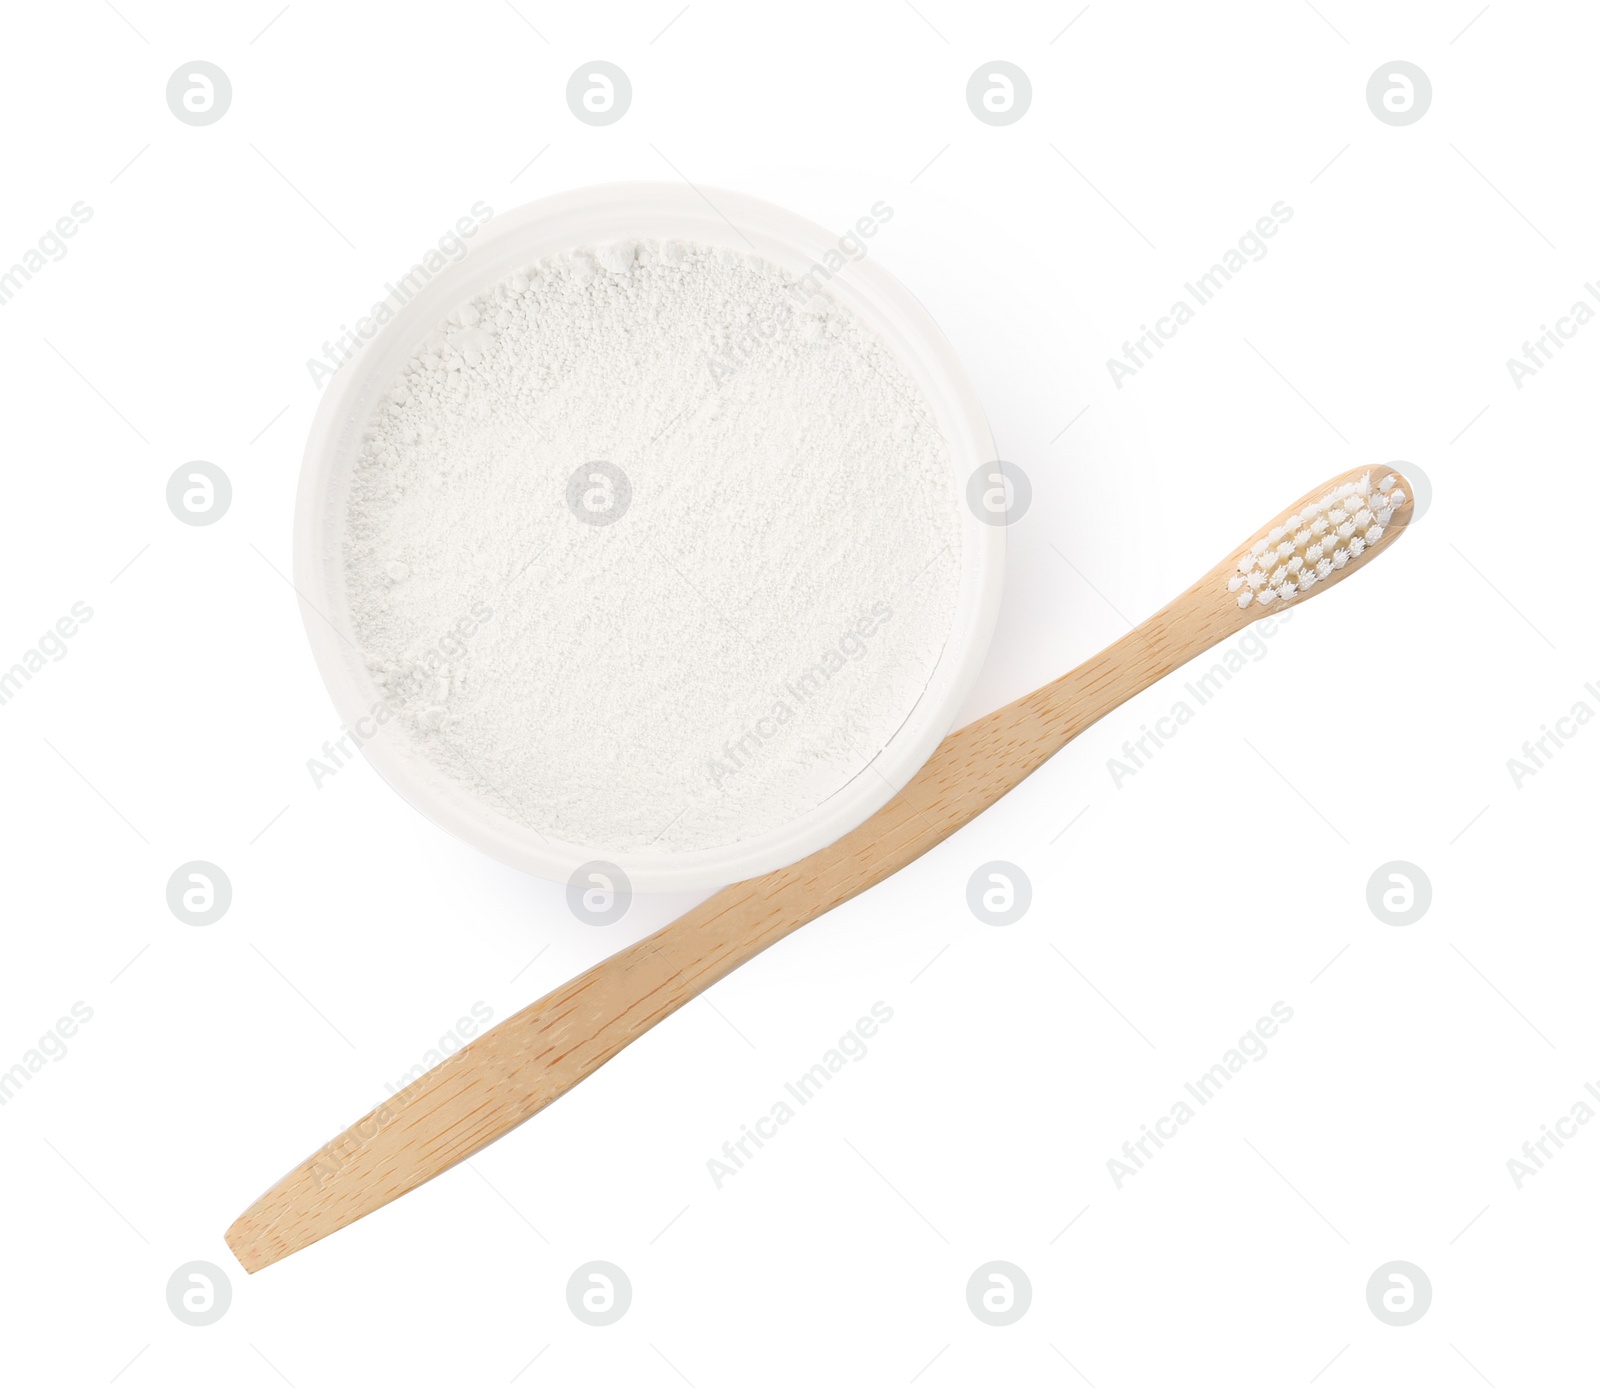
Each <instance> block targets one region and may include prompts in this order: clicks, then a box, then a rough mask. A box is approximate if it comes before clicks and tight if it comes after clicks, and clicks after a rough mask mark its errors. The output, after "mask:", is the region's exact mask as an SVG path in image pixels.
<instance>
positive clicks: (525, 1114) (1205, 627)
mask: <svg viewBox="0 0 1600 1388" xmlns="http://www.w3.org/2000/svg"><path fill="white" fill-rule="evenodd" d="M1367 471H1370V469H1365V468H1363V469H1357V470H1355V471H1353V472H1350V473H1346V474H1343V475H1342V476H1339V477H1336V478H1334V479H1332V480H1331V481H1329V482H1326V483H1324V484H1323V485H1322V486H1320V487H1318V488H1316V489H1315V490H1314V491H1312V492H1310V493H1308V494H1307V495H1306V496H1305V497H1303V498H1301V499H1300V500H1299V501H1297V502H1295V503H1294V504H1293V505H1292V506H1288V507H1285V508H1284V510H1283V511H1282V512H1280V513H1279V515H1278V516H1276V517H1273V518H1271V519H1269V520H1268V521H1267V522H1266V523H1265V524H1264V525H1263V526H1262V527H1261V528H1260V529H1259V530H1257V531H1256V532H1254V534H1253V535H1251V536H1248V537H1246V539H1245V541H1244V542H1243V543H1241V544H1240V545H1239V546H1238V547H1236V548H1235V549H1233V550H1232V551H1230V552H1229V554H1228V556H1227V557H1226V558H1225V559H1224V560H1223V561H1222V562H1221V563H1219V564H1218V565H1217V567H1216V568H1214V569H1212V570H1211V572H1209V573H1208V574H1206V576H1205V577H1204V578H1202V579H1201V580H1200V581H1199V582H1198V583H1196V584H1195V585H1194V586H1193V587H1192V588H1190V589H1188V590H1187V591H1186V592H1184V593H1183V594H1181V595H1180V596H1179V597H1178V598H1177V599H1176V600H1175V601H1173V602H1171V603H1169V604H1168V605H1167V606H1166V607H1164V608H1162V609H1161V611H1159V612H1157V613H1156V614H1155V615H1154V616H1153V617H1151V618H1150V619H1149V620H1148V621H1146V622H1144V623H1142V624H1141V625H1140V626H1138V627H1137V628H1135V629H1134V630H1133V631H1130V632H1129V633H1128V634H1127V635H1126V636H1124V637H1123V638H1122V639H1121V640H1119V641H1117V642H1115V643H1114V644H1112V645H1111V646H1109V647H1107V648H1106V649H1105V650H1104V651H1102V652H1101V653H1100V654H1099V655H1097V656H1095V657H1093V659H1091V660H1088V661H1085V662H1084V663H1083V664H1082V665H1080V666H1078V668H1077V669H1075V670H1073V671H1071V672H1070V673H1068V674H1066V675H1064V676H1062V677H1061V678H1060V679H1058V680H1055V681H1054V682H1053V683H1051V684H1047V685H1045V686H1044V687H1043V688H1041V689H1037V690H1035V691H1034V692H1033V693H1031V694H1029V695H1026V696H1025V697H1023V698H1021V699H1018V700H1016V702H1014V703H1011V704H1007V705H1006V706H1005V707H1004V708H1001V709H997V710H996V711H995V712H994V713H991V714H989V715H988V716H987V717H984V718H980V719H978V721H977V722H975V723H971V724H969V725H968V726H966V727H964V728H961V729H959V730H958V731H956V732H953V733H951V734H950V736H949V737H947V738H946V739H945V740H944V741H943V742H942V743H941V744H940V745H939V747H938V748H937V749H936V750H935V751H934V753H933V755H932V757H930V758H929V759H928V761H927V762H926V764H925V765H924V766H923V767H922V769H921V770H920V771H918V772H917V774H916V775H915V776H914V777H913V778H912V779H911V780H910V781H909V782H908V783H907V784H906V785H905V787H904V788H903V789H901V790H900V791H899V792H898V793H897V794H896V795H895V796H894V797H893V798H892V799H891V800H890V801H889V803H888V804H886V805H885V806H884V807H883V808H882V809H881V810H879V811H878V812H877V814H875V815H873V816H872V817H871V818H870V819H868V820H867V821H866V822H865V823H864V824H862V825H861V826H860V827H859V828H857V829H855V830H854V831H852V832H851V833H849V834H846V835H845V836H844V837H843V838H841V839H839V840H838V841H837V842H836V843H833V844H831V845H830V846H828V847H827V848H824V849H821V850H819V851H818V852H816V853H813V854H812V855H811V856H810V857H807V858H803V859H801V860H800V861H799V862H797V863H793V864H791V865H790V866H789V867H786V868H781V869H779V870H778V871H776V872H771V873H768V874H766V875H765V876H764V877H758V878H753V879H751V880H750V881H748V882H741V883H738V884H737V885H735V886H732V887H728V888H726V889H724V890H723V891H720V892H718V893H717V894H716V895H715V896H713V897H711V898H710V899H709V900H707V901H705V902H703V903H701V904H700V905H699V906H696V907H695V908H694V909H693V910H691V911H689V912H687V913H686V914H685V915H683V916H680V917H679V918H678V919H677V920H675V921H673V922H672V924H670V925H668V926H666V927H665V928H663V929H661V930H658V931H657V932H656V933H655V934H654V935H651V936H649V937H647V938H646V939H643V940H640V941H639V942H638V943H637V944H634V945H630V946H629V947H628V948H627V949H624V950H621V951H620V952H619V953H617V954H614V955H612V956H611V957H610V958H608V959H605V960H603V961H602V962H601V963H599V964H596V965H595V966H594V967H593V968H591V969H589V970H587V971H586V972H584V973H582V974H580V975H578V976H577V977H576V978H574V979H572V980H570V981H569V982H567V983H564V984H563V985H562V986H561V987H559V988H557V989H556V990H555V991H554V992H552V993H549V994H547V995H546V996H545V997H543V998H540V999H539V1000H538V1001H537V1002H535V1003H533V1004H531V1005H530V1006H528V1007H525V1008H523V1009H522V1011H520V1012H518V1013H516V1014H514V1015H513V1016H511V1017H508V1018H506V1019H505V1020H504V1021H503V1022H501V1023H500V1024H499V1025H498V1026H496V1027H494V1028H492V1029H491V1030H490V1031H487V1032H485V1033H484V1034H483V1035H482V1036H479V1037H478V1038H476V1039H475V1040H473V1041H471V1042H469V1043H468V1044H467V1045H466V1046H464V1047H463V1048H462V1049H461V1050H459V1051H457V1052H456V1053H455V1054H454V1055H453V1056H451V1057H450V1059H449V1060H447V1061H446V1062H445V1063H444V1064H443V1065H440V1066H438V1067H437V1068H435V1069H433V1070H430V1071H429V1072H428V1073H427V1074H426V1075H424V1076H423V1077H422V1078H421V1079H419V1080H417V1081H415V1082H414V1083H413V1084H411V1085H409V1086H407V1087H406V1088H405V1089H403V1090H401V1091H400V1092H399V1093H398V1094H396V1095H395V1096H394V1097H393V1098H391V1099H390V1100H388V1101H387V1102H386V1103H384V1104H382V1105H380V1106H379V1107H378V1108H376V1109H374V1110H372V1112H370V1113H368V1114H367V1115H366V1116H365V1117H364V1118H362V1119H361V1120H360V1121H358V1122H357V1123H355V1124H353V1125H352V1126H351V1127H350V1128H348V1129H346V1130H345V1131H344V1132H343V1133H341V1134H340V1135H339V1136H338V1137H336V1138H335V1139H334V1140H333V1141H332V1142H331V1143H329V1144H328V1145H327V1146H326V1147H324V1148H323V1149H321V1150H320V1151H319V1152H317V1153H316V1154H314V1155H313V1156H312V1157H310V1158H308V1159H307V1160H306V1161H304V1162H302V1163H301V1164H300V1165H299V1166H298V1167H296V1168H295V1169H294V1170H293V1171H291V1172H290V1173H289V1174H288V1175H287V1176H285V1177H284V1178H283V1180H281V1181H279V1182H278V1184H277V1185H275V1186H273V1188H272V1189H271V1190H269V1191H268V1192H267V1193H266V1194H265V1195H263V1196H262V1197H261V1198H260V1199H259V1200H257V1201H256V1202H255V1203H254V1204H253V1205H252V1206H251V1207H250V1208H249V1209H248V1210H246V1211H245V1213H244V1214H242V1215H241V1216H240V1217H239V1218H238V1219H237V1220H236V1221H235V1222H234V1224H233V1226H232V1227H231V1228H230V1229H229V1230H228V1232H227V1235H226V1237H227V1242H228V1246H229V1247H230V1248H232V1249H233V1252H234V1254H235V1256H237V1258H238V1259H239V1261H240V1263H241V1264H243V1265H244V1267H245V1268H246V1269H247V1270H248V1271H250V1272H256V1271H258V1270H259V1269H261V1268H263V1267H266V1266H268V1265H269V1264H271V1263H274V1262H277V1261H278V1260H279V1259H280V1258H284V1257H287V1256H288V1255H289V1254H290V1253H294V1252H296V1251H297V1250H299V1249H301V1248H304V1247H306V1246H307V1245H308V1244H311V1243H314V1242H316V1241H317V1240H318V1239H321V1238H325V1237H326V1236H327V1235H329V1234H331V1233H333V1232H334V1231H335V1230H337V1229H341V1228H343V1227H344V1226H345V1225H347V1224H350V1223H353V1222H354V1221H355V1220H357V1219H360V1218H361V1217H362V1216H363V1215H367V1214H371V1213H372V1212H373V1211H374V1210H376V1209H379V1208H381V1207H382V1206H384V1205H387V1204H388V1203H389V1202H390V1201H391V1200H394V1199H397V1198H398V1197H399V1196H402V1195H404V1194H405V1193H406V1192H407V1191H409V1190H413V1189H415V1188H416V1187H417V1186H419V1185H421V1184H422V1183H423V1182H424V1181H427V1180H430V1179H431V1178H433V1177H434V1176H437V1175H438V1174H439V1173H440V1172H442V1171H445V1170H448V1169H449V1168H450V1167H451V1166H454V1165H455V1164H456V1163H457V1162H459V1161H463V1160H465V1159H466V1158H467V1157H470V1156H471V1155H472V1154H473V1153H474V1152H477V1151H479V1150H480V1149H481V1148H483V1147H485V1146H486V1145H488V1144H489V1143H491V1142H493V1141H494V1140H495V1139H496V1138H498V1137H500V1136H502V1135H503V1134H505V1133H507V1132H509V1131H510V1130H511V1129H512V1128H514V1127H516V1126H517V1125H518V1124H520V1123H523V1122H526V1121H527V1120H528V1119H529V1118H531V1117H532V1116H533V1115H534V1114H536V1113H537V1112H538V1111H539V1110H540V1109H542V1108H544V1107H545V1105H547V1104H549V1103H551V1102H552V1101H553V1100H555V1099H557V1098H559V1097H560V1096H561V1095H562V1094H564V1093H566V1091H567V1090H569V1089H571V1088H572V1087H573V1086H574V1085H576V1084H578V1083H579V1082H580V1081H581V1080H583V1079H584V1078H585V1077H586V1076H588V1075H591V1074H593V1073H594V1071H595V1070H597V1069H599V1067H600V1066H602V1065H604V1064H605V1063H606V1061H608V1060H609V1059H611V1057H612V1056H614V1055H616V1053H617V1052H618V1051H620V1050H621V1049H622V1048H623V1047H624V1046H626V1045H628V1044H629V1043H630V1042H632V1041H635V1040H637V1039H638V1038H639V1037H640V1036H642V1035H643V1034H644V1033H645V1032H647V1031H648V1030H649V1029H650V1028H651V1027H653V1026H655V1024H656V1023H657V1022H659V1021H661V1020H662V1018H664V1017H668V1016H670V1015H671V1014H672V1013H673V1012H675V1011H676V1010H677V1009H678V1008H680V1007H682V1006H683V1005H684V1004H685V1003H686V1002H688V1001H690V1000H691V999H692V998H694V997H696V996H698V995H699V994H700V993H701V992H703V991H704V990H705V989H707V988H709V987H710V986H711V985H712V984H713V983H715V982H716V981H717V980H718V979H720V978H722V977H723V976H724V975H726V974H727V973H729V972H730V971H732V970H733V969H736V968H738V967H739V965H740V964H743V963H744V962H745V961H746V960H748V959H750V958H752V957H754V956H755V955H757V954H759V953H760V952H761V951H762V950H764V949H766V948H767V947H768V946H769V945H771V944H773V943H775V942H776V941H778V940H781V939H782V938H783V937H784V936H785V935H788V934H789V933H790V932H791V931H794V930H796V929H798V928H799V927H800V926H802V925H804V924H806V923H807V922H808V921H812V920H815V919H816V918H817V917H818V916H820V915H822V914H823V913H824V912H827V911H829V910H831V909H833V907H835V906H837V905H839V904H840V903H841V902H845V901H848V900H849V899H850V898H851V897H853V896H855V895H856V894H857V893H859V892H862V891H865V890H866V889H867V888H868V887H871V886H872V885H874V884H875V883H877V882H881V881H883V880H884V878H886V877H889V876H891V875H892V874H893V873H895V872H897V871H899V869H900V868H902V867H904V866H905V865H906V864H907V863H910V862H912V861H913V860H915V859H916V858H918V857H920V856H921V855H922V854H924V853H926V852H927V851H928V850H929V849H931V848H933V847H934V846H935V845H936V844H938V843H940V842H942V841H943V840H944V839H946V838H947V837H949V836H950V835H951V834H953V833H954V832H955V831H956V830H957V829H959V828H961V826H962V825H964V824H966V823H968V822H970V821H971V820H972V819H973V818H975V817H976V816H977V815H978V814H979V813H980V812H981V811H983V810H984V809H986V808H987V807H988V806H990V805H992V804H994V803H995V801H997V800H998V799H1000V797H1001V796H1003V795H1005V794H1006V792H1007V791H1009V790H1011V789H1012V788H1013V787H1014V786H1016V785H1017V784H1019V783H1020V782H1021V781H1022V780H1024V779H1025V778H1026V777H1028V776H1029V775H1031V774H1032V773H1033V772H1034V771H1036V770H1038V768H1039V767H1040V766H1042V765H1043V764H1044V763H1045V762H1046V761H1047V760H1049V758H1050V757H1052V756H1054V755H1055V753H1056V752H1058V751H1060V750H1061V748H1062V747H1064V746H1065V745H1066V744H1067V743H1068V742H1070V741H1071V740H1072V739H1073V738H1074V737H1076V736H1077V735H1078V734H1079V733H1080V732H1082V731H1083V730H1084V729H1085V728H1087V727H1089V726H1090V725H1091V724H1092V723H1095V722H1097V721H1098V720H1099V719H1101V718H1103V717H1104V716H1105V715H1106V714H1107V713H1109V712H1111V710H1113V709H1115V708H1116V707H1118V706H1119V705H1120V704H1122V703H1124V702H1126V701H1127V700H1128V699H1130V698H1132V697H1133V696H1134V695H1136V694H1138V693H1140V692H1141V691H1142V690H1144V689H1147V688H1148V687H1149V686H1150V685H1152V684H1154V683H1155V682H1156V681H1157V680H1159V679H1161V678H1162V677H1163V676H1165V675H1168V674H1170V673H1171V672H1172V671H1174V670H1176V669H1178V668H1179V667H1180V666H1182V665H1184V664H1185V663H1187V662H1188V661H1189V660H1191V659H1193V658H1194V657H1195V656H1197V655H1199V654H1201V653H1202V652H1203V651H1205V650H1207V649H1209V648H1210V647H1211V646H1213V645H1215V644H1216V643H1217V642H1219V641H1223V640H1226V639H1227V638H1228V637H1230V636H1232V635H1234V634H1235V633H1237V632H1238V631H1240V630H1242V629H1243V628H1244V627H1246V626H1248V625H1249V624H1250V623H1251V622H1253V621H1255V620H1257V619H1259V618H1260V617H1263V616H1269V615H1271V612H1272V609H1267V610H1263V609H1261V608H1258V607H1256V606H1254V605H1252V606H1251V607H1249V608H1245V609H1242V610H1241V609H1240V608H1239V606H1238V603H1237V601H1236V599H1235V597H1234V595H1232V594H1230V593H1229V592H1228V591H1227V579H1228V577H1229V576H1230V575H1231V574H1232V572H1233V561H1234V560H1235V559H1236V558H1237V557H1238V555H1239V554H1241V553H1242V552H1243V551H1244V549H1245V548H1246V547H1247V546H1248V544H1249V542H1250V541H1251V540H1252V539H1254V538H1255V536H1257V535H1261V534H1264V533H1265V532H1266V531H1267V529H1268V528H1270V527H1271V526H1274V525H1277V524H1280V523H1281V521H1282V519H1283V517H1284V516H1287V515H1289V514H1291V513H1293V512H1295V511H1298V510H1299V509H1300V508H1301V507H1302V506H1304V505H1305V504H1306V503H1308V502H1310V501H1314V500H1316V499H1318V498H1319V497H1322V496H1324V495H1326V494H1327V492H1328V491H1329V490H1330V489H1331V488H1333V487H1336V486H1338V485H1339V484H1341V483H1343V482H1347V481H1354V480H1357V479H1358V478H1360V477H1361V476H1362V475H1363V473H1365V472H1367ZM1402 481H1403V485H1404V486H1405V490H1406V492H1407V500H1406V502H1405V503H1404V505H1402V506H1400V507H1397V508H1396V510H1395V514H1394V516H1393V517H1392V518H1391V521H1390V524H1389V526H1388V528H1387V529H1386V531H1385V533H1384V535H1383V538H1382V539H1381V540H1379V541H1377V542H1376V543H1375V544H1373V545H1372V546H1370V547H1369V548H1368V549H1367V551H1366V552H1365V553H1364V554H1362V555H1361V556H1360V557H1359V558H1357V559H1355V560H1352V561H1351V562H1350V563H1348V564H1347V565H1346V566H1345V567H1344V568H1343V569H1341V570H1338V571H1337V572H1335V573H1334V574H1333V575H1331V576H1330V577H1329V578H1328V579H1327V580H1325V581H1324V582H1321V583H1318V584H1317V585H1316V586H1315V587H1314V588H1313V589H1312V590H1311V591H1310V592H1309V593H1307V594H1305V595H1303V596H1302V597H1300V598H1297V599H1295V600H1294V603H1293V605H1295V606H1298V605H1300V604H1301V603H1303V602H1304V601H1306V600H1307V599H1308V598H1311V597H1314V596H1316V595H1317V594H1318V593H1321V592H1322V591H1323V590H1324V589H1325V588H1330V587H1332V586H1333V585H1334V584H1335V583H1337V582H1340V581H1342V580H1343V579H1345V578H1347V577H1349V576H1350V575H1351V574H1352V573H1354V572H1355V571H1356V570H1357V569H1359V568H1362V567H1364V566H1365V565H1366V564H1368V563H1370V562H1371V560H1372V559H1373V558H1374V557H1375V556H1376V555H1377V554H1378V553H1379V552H1380V551H1382V550H1385V549H1387V548H1388V547H1389V546H1390V545H1391V544H1392V543H1393V541H1394V539H1395V538H1396V537H1397V536H1398V535H1399V534H1400V532H1401V531H1402V530H1403V529H1404V528H1405V526H1406V524H1407V523H1408V522H1409V521H1410V519H1411V513H1412V502H1411V500H1410V495H1409V494H1410V491H1411V487H1410V484H1409V482H1404V480H1403V479H1402ZM863 774H866V775H872V774H874V773H873V772H872V771H871V770H870V769H868V770H867V771H865V772H864V773H863Z"/></svg>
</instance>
